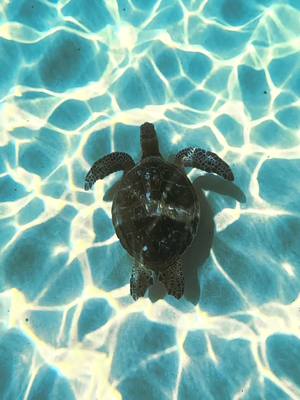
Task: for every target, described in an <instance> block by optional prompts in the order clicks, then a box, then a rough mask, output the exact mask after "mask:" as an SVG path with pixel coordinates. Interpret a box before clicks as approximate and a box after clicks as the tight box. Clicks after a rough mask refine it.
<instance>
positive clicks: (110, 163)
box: [84, 152, 135, 190]
mask: <svg viewBox="0 0 300 400" xmlns="http://www.w3.org/2000/svg"><path fill="white" fill-rule="evenodd" d="M134 165H135V164H134V161H133V159H132V158H131V157H130V155H129V154H127V153H122V152H115V153H111V154H107V155H106V156H104V157H102V158H100V160H98V161H96V162H95V163H94V164H93V165H92V168H91V169H90V170H89V172H88V174H87V176H86V177H85V183H84V189H85V190H89V189H91V187H92V186H93V184H94V183H95V182H96V181H97V180H98V179H103V178H105V177H106V176H107V175H109V174H112V173H113V172H116V171H125V172H127V171H129V170H130V169H131V168H133V167H134Z"/></svg>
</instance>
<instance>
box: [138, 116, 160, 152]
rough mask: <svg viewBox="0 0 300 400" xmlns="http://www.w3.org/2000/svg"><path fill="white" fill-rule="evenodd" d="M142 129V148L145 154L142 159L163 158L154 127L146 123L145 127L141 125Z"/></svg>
mask: <svg viewBox="0 0 300 400" xmlns="http://www.w3.org/2000/svg"><path fill="white" fill-rule="evenodd" d="M140 129H141V147H142V152H143V156H142V158H145V157H151V156H158V157H161V154H160V152H159V144H158V139H157V135H156V131H155V128H154V125H153V124H151V123H150V122H145V123H144V124H143V125H141V128H140Z"/></svg>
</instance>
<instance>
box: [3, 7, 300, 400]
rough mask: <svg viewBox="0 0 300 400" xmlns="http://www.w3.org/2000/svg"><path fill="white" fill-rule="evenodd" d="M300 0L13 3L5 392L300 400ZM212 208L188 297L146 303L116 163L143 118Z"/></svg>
mask: <svg viewBox="0 0 300 400" xmlns="http://www.w3.org/2000/svg"><path fill="white" fill-rule="evenodd" d="M299 21H300V2H298V1H296V0H289V1H288V0H285V1H283V0H282V1H279V0H278V1H271V0H253V1H246V0H244V1H243V0H207V1H205V0H172V1H167V0H161V1H154V0H147V1H146V0H128V1H115V0H106V1H105V0H103V1H102V0H98V1H97V0H91V1H84V0H69V1H68V0H62V1H59V0H48V1H47V0H44V1H42V0H34V1H32V0H18V1H9V0H4V1H3V2H2V3H1V4H0V60H1V62H0V72H1V73H0V115H1V118H0V126H1V133H0V202H1V204H0V221H1V229H0V246H1V247H0V248H1V254H0V290H1V293H0V376H1V379H0V398H1V399H2V400H19V399H30V400H37V399H42V400H45V399H49V400H50V399H51V400H57V399H59V400H60V399H64V400H71V399H80V400H81V399H83V400H90V399H91V400H96V399H97V400H106V399H107V400H112V399H113V400H119V399H123V400H135V399H144V400H148V399H149V400H150V399H155V400H156V399H160V400H161V399H166V400H167V399H174V400H175V399H180V400H185V399H188V400H189V399H193V400H194V399H195V400H198V399H201V400H202V399H205V400H206V399H208V400H210V399H221V400H225V399H235V400H237V399H255V400H256V399H268V400H274V399H280V400H285V399H299V398H300V366H299V355H300V297H299V287H300V265H299V264H300V246H299V235H300V220H299V217H300V215H299V195H300V185H299V171H300V135H299V131H300V117H299V116H300V106H299V104H300V103H299V94H300V71H299V67H300V53H299V48H300V47H299V46H300V41H299V38H300V25H299ZM145 121H150V122H153V123H154V124H155V126H156V129H157V132H158V136H159V140H160V147H161V152H162V153H163V155H164V156H165V157H166V158H167V159H168V158H169V157H171V156H172V155H175V154H176V153H177V152H178V151H179V150H180V149H182V148H184V147H187V146H192V145H195V146H199V147H202V148H206V149H210V150H211V151H215V152H217V153H218V154H219V155H220V156H221V157H222V158H224V159H225V160H226V162H227V163H229V164H230V165H231V167H232V169H233V171H234V174H235V182H234V183H229V182H224V181H222V179H218V178H217V177H215V176H212V175H208V174H204V173H202V172H201V171H196V170H191V171H188V174H189V177H190V178H191V180H192V181H193V182H194V184H195V186H196V188H197V191H198V194H199V198H200V202H201V207H202V219H201V226H200V229H199V233H198V235H197V238H196V239H195V241H194V243H193V245H192V247H191V248H190V249H189V250H188V251H187V253H186V255H185V257H184V266H185V270H184V274H185V280H186V287H185V296H184V297H183V298H182V299H180V300H176V299H174V298H172V297H170V296H166V295H165V292H164V289H163V288H162V287H160V286H158V285H156V286H155V287H152V288H151V289H150V291H149V294H148V295H147V296H146V297H145V298H143V299H139V300H138V301H137V302H134V301H133V300H132V299H131V297H130V294H129V277H130V271H131V259H130V258H129V256H128V255H127V254H126V252H125V250H124V249H123V248H122V247H121V245H120V244H119V242H118V239H117V237H116V235H115V233H114V229H113V226H112V222H111V197H112V192H113V189H112V188H113V186H114V184H115V183H116V182H117V180H118V179H119V178H120V177H121V174H120V173H116V174H114V175H111V176H109V177H107V178H106V179H105V180H104V181H98V182H97V184H96V185H95V187H94V189H93V190H92V191H91V192H85V191H84V190H83V184H84V177H85V175H86V173H87V171H88V170H89V168H90V166H91V164H92V163H93V162H94V161H96V160H97V159H98V158H100V157H101V156H103V155H104V154H106V153H109V152H111V151H115V150H118V151H126V152H128V153H130V154H131V156H132V157H133V158H134V159H135V160H136V161H138V160H139V157H140V147H139V126H140V125H141V124H142V123H143V122H145Z"/></svg>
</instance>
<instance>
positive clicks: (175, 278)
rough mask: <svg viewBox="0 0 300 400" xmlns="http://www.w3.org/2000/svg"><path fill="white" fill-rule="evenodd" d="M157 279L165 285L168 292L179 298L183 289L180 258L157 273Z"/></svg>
mask: <svg viewBox="0 0 300 400" xmlns="http://www.w3.org/2000/svg"><path fill="white" fill-rule="evenodd" d="M158 278H159V280H160V281H161V282H162V283H163V284H164V285H165V287H166V289H167V292H168V294H170V295H172V296H174V297H176V299H180V297H181V296H182V295H183V291H184V277H183V272H182V261H181V259H179V260H177V261H175V262H174V264H172V265H170V266H169V267H168V268H167V269H166V270H164V271H162V272H160V273H159V277H158Z"/></svg>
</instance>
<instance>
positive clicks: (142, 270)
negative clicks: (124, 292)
mask: <svg viewBox="0 0 300 400" xmlns="http://www.w3.org/2000/svg"><path fill="white" fill-rule="evenodd" d="M152 284H153V272H152V271H151V270H150V269H148V268H146V267H144V266H142V265H141V264H139V263H137V262H135V263H134V265H133V267H132V274H131V278H130V294H131V296H132V298H133V300H137V299H138V298H139V297H143V296H144V294H145V292H146V290H147V289H148V287H149V286H150V285H152Z"/></svg>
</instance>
